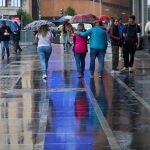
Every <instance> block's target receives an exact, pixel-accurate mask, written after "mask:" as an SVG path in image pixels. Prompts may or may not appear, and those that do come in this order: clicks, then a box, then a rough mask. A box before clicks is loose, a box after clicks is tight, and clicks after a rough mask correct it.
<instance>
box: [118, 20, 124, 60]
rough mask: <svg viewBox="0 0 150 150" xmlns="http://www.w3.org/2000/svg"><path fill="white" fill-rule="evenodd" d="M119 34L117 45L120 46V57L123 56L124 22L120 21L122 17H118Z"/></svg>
mask: <svg viewBox="0 0 150 150" xmlns="http://www.w3.org/2000/svg"><path fill="white" fill-rule="evenodd" d="M118 21H119V35H120V42H119V47H120V52H121V55H120V56H121V58H123V41H124V37H123V32H124V30H125V24H123V23H122V18H119V20H118Z"/></svg>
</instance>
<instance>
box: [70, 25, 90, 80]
mask: <svg viewBox="0 0 150 150" xmlns="http://www.w3.org/2000/svg"><path fill="white" fill-rule="evenodd" d="M84 31H85V28H84V24H82V23H79V24H78V27H77V32H84ZM73 43H74V48H73V51H74V57H75V60H76V66H77V71H78V78H82V77H83V76H84V70H85V57H86V52H87V37H81V36H79V35H78V34H77V33H74V34H73Z"/></svg>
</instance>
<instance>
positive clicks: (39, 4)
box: [37, 0, 41, 19]
mask: <svg viewBox="0 0 150 150" xmlns="http://www.w3.org/2000/svg"><path fill="white" fill-rule="evenodd" d="M37 2H38V7H39V19H41V0H37Z"/></svg>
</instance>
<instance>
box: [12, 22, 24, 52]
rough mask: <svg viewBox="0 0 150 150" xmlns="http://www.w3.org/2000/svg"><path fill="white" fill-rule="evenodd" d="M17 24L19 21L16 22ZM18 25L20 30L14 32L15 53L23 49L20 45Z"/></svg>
mask: <svg viewBox="0 0 150 150" xmlns="http://www.w3.org/2000/svg"><path fill="white" fill-rule="evenodd" d="M16 24H17V23H16ZM17 26H18V30H16V31H14V32H13V34H12V40H13V44H14V50H15V53H16V54H17V52H19V53H21V51H22V49H21V47H20V45H19V41H20V27H19V25H18V24H17Z"/></svg>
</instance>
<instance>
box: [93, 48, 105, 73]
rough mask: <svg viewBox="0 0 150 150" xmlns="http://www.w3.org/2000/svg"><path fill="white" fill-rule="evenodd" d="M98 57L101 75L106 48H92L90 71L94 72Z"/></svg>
mask: <svg viewBox="0 0 150 150" xmlns="http://www.w3.org/2000/svg"><path fill="white" fill-rule="evenodd" d="M96 57H97V58H98V62H99V67H98V73H99V75H101V74H102V73H103V69H104V57H105V50H101V49H94V48H91V49H90V73H91V74H93V73H94V71H95V59H96Z"/></svg>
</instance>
